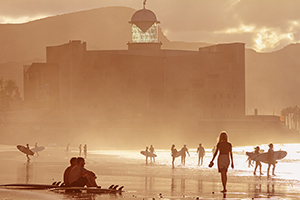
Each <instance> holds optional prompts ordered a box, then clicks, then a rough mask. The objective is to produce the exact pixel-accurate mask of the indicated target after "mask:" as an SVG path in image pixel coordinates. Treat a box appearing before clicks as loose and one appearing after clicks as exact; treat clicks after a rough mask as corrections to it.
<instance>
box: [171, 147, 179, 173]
mask: <svg viewBox="0 0 300 200" xmlns="http://www.w3.org/2000/svg"><path fill="white" fill-rule="evenodd" d="M177 152H178V151H177V149H176V148H175V144H172V147H171V156H172V168H173V169H174V162H175V158H176V155H177Z"/></svg>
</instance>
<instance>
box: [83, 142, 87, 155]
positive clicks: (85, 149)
mask: <svg viewBox="0 0 300 200" xmlns="http://www.w3.org/2000/svg"><path fill="white" fill-rule="evenodd" d="M83 153H84V158H86V155H87V145H86V144H85V145H84V146H83Z"/></svg>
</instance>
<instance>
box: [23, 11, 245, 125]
mask: <svg viewBox="0 0 300 200" xmlns="http://www.w3.org/2000/svg"><path fill="white" fill-rule="evenodd" d="M129 23H130V24H131V26H132V40H131V41H130V42H129V43H128V50H107V51H106V50H98V51H95V50H93V51H91V50H87V48H86V43H85V42H82V41H69V43H66V44H62V45H59V46H51V47H47V49H46V51H47V60H46V62H45V63H33V64H31V65H30V66H25V67H24V101H25V102H26V106H27V108H30V109H49V110H55V111H60V112H65V113H68V114H69V116H71V118H72V119H73V120H75V119H80V118H82V119H91V120H96V121H97V120H98V121H97V122H95V123H96V124H97V127H98V128H100V129H101V128H102V127H101V126H102V125H103V127H105V128H112V127H114V128H124V129H135V128H140V127H136V125H134V124H135V123H132V122H135V121H139V126H143V127H145V126H148V127H153V126H156V127H159V128H166V127H165V126H168V125H169V126H171V125H172V124H176V126H177V125H179V124H184V125H182V127H186V126H189V124H198V122H199V121H207V120H211V121H214V120H217V121H219V120H221V121H222V120H235V119H240V118H243V117H244V116H245V47H244V44H243V43H230V44H217V45H213V46H208V47H204V48H199V49H198V50H195V51H184V50H167V49H163V44H162V43H160V42H159V38H158V23H159V21H158V20H157V18H156V16H155V14H154V13H153V12H152V11H151V10H148V9H146V8H145V7H144V8H143V9H141V10H138V11H137V12H135V13H134V15H133V16H132V18H131V20H130V22H129ZM100 121H106V122H108V121H109V122H112V124H111V125H107V123H102V125H101V123H100ZM124 121H126V122H128V123H124ZM185 122H187V123H185ZM179 126H180V125H179Z"/></svg>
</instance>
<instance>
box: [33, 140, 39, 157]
mask: <svg viewBox="0 0 300 200" xmlns="http://www.w3.org/2000/svg"><path fill="white" fill-rule="evenodd" d="M34 147H35V148H37V147H38V145H37V142H36V143H35V145H34ZM35 154H36V155H37V156H39V152H35Z"/></svg>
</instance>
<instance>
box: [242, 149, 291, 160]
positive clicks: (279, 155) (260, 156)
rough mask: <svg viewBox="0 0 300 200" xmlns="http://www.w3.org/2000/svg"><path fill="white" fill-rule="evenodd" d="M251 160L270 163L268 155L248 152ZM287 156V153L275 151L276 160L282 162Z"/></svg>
mask: <svg viewBox="0 0 300 200" xmlns="http://www.w3.org/2000/svg"><path fill="white" fill-rule="evenodd" d="M246 155H247V156H249V158H250V159H251V160H254V161H261V162H264V163H268V153H261V154H255V153H254V152H246ZM286 155H287V152H286V151H274V159H275V160H281V159H283V158H284V157H285V156H286Z"/></svg>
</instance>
